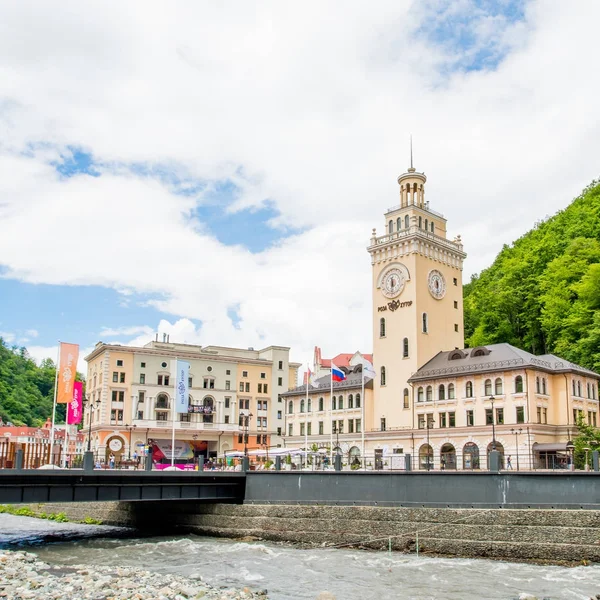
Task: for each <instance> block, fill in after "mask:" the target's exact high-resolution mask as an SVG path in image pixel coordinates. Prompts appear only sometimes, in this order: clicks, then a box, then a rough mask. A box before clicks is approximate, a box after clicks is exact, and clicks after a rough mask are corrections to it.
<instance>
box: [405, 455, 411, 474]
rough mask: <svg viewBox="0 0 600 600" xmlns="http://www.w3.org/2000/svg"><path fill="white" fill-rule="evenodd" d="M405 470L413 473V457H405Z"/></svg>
mask: <svg viewBox="0 0 600 600" xmlns="http://www.w3.org/2000/svg"><path fill="white" fill-rule="evenodd" d="M404 470H405V471H412V456H411V455H410V454H405V455H404Z"/></svg>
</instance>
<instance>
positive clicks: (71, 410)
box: [67, 381, 83, 425]
mask: <svg viewBox="0 0 600 600" xmlns="http://www.w3.org/2000/svg"><path fill="white" fill-rule="evenodd" d="M82 396H83V382H81V381H75V382H74V383H73V400H71V402H69V404H67V425H77V424H78V423H81V414H82V412H83V397H82Z"/></svg>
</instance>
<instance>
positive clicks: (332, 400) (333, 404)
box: [331, 396, 335, 410]
mask: <svg viewBox="0 0 600 600" xmlns="http://www.w3.org/2000/svg"><path fill="white" fill-rule="evenodd" d="M331 410H335V396H332V397H331Z"/></svg>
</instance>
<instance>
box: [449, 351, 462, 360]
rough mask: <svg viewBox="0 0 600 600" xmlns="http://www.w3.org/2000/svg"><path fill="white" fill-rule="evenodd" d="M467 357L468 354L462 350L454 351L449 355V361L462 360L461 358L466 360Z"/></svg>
mask: <svg viewBox="0 0 600 600" xmlns="http://www.w3.org/2000/svg"><path fill="white" fill-rule="evenodd" d="M465 356H467V354H466V353H465V352H463V351H462V350H453V351H452V352H450V354H449V355H448V360H460V359H461V358H465Z"/></svg>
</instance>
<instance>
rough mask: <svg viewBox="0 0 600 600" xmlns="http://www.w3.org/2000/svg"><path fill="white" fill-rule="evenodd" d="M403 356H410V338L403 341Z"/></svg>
mask: <svg viewBox="0 0 600 600" xmlns="http://www.w3.org/2000/svg"><path fill="white" fill-rule="evenodd" d="M402 358H408V338H404V341H403V342H402Z"/></svg>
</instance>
